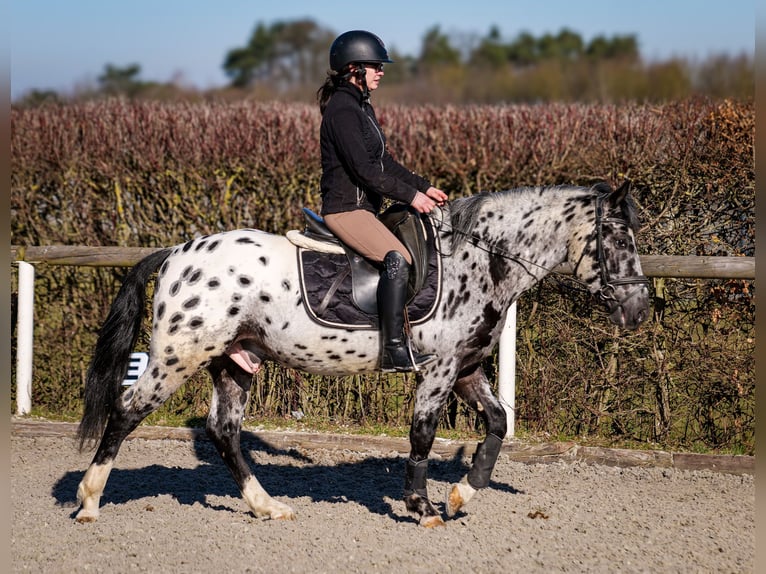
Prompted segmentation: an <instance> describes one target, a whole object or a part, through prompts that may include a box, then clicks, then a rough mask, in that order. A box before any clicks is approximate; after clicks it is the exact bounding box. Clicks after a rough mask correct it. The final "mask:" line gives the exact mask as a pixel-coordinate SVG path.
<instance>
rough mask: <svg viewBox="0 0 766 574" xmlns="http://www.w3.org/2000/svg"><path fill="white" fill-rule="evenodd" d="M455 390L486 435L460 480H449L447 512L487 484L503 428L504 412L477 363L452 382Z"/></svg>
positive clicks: (460, 505) (497, 452) (504, 428)
mask: <svg viewBox="0 0 766 574" xmlns="http://www.w3.org/2000/svg"><path fill="white" fill-rule="evenodd" d="M454 391H455V394H456V395H457V396H459V397H460V398H461V399H463V400H464V401H465V402H466V403H468V405H469V406H470V407H471V408H473V409H475V410H476V411H477V412H478V413H479V416H480V417H481V419H482V420H483V421H484V427H485V429H486V432H487V436H486V437H485V438H484V442H481V443H479V446H478V447H476V452H475V453H474V455H473V461H472V464H471V470H469V471H468V474H466V475H465V476H464V477H463V478H462V480H461V481H460V482H458V483H456V484H453V485H452V486H451V487H450V489H449V490H448V491H447V504H446V511H447V516H454V515H455V513H456V512H457V511H458V510H460V509H461V508H462V507H463V506H465V505H466V504H467V503H468V501H469V500H471V498H473V495H474V494H476V491H477V490H479V489H481V488H485V487H486V486H487V485H489V478H490V476H491V475H492V470H493V469H494V468H495V463H496V462H497V457H498V455H499V454H500V447H501V446H502V445H503V437H504V436H505V433H506V431H507V424H508V423H507V416H506V414H505V410H504V409H503V407H502V405H501V404H500V402H499V401H498V400H497V398H496V397H495V395H494V394H492V389H491V388H490V386H489V381H488V380H487V376H486V375H485V374H484V369H482V368H481V365H477V366H476V368H474V369H473V370H469V371H467V374H462V373H461V375H459V376H458V380H457V382H456V383H455V388H454Z"/></svg>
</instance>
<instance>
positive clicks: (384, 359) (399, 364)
mask: <svg viewBox="0 0 766 574" xmlns="http://www.w3.org/2000/svg"><path fill="white" fill-rule="evenodd" d="M435 360H436V355H430V354H429V355H426V354H422V353H418V352H415V351H413V350H412V347H410V346H409V345H406V344H402V345H397V346H395V347H389V348H388V349H387V348H386V347H383V353H382V355H381V359H380V370H381V371H382V372H384V373H411V372H413V371H414V372H418V371H420V370H421V369H422V368H423V367H425V366H426V365H428V364H430V363H432V362H433V361H435Z"/></svg>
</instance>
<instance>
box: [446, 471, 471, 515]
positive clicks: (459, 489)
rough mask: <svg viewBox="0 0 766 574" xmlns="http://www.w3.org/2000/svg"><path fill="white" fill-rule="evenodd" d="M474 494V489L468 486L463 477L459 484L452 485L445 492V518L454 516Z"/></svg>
mask: <svg viewBox="0 0 766 574" xmlns="http://www.w3.org/2000/svg"><path fill="white" fill-rule="evenodd" d="M474 494H476V489H475V488H474V487H472V486H471V485H470V484H468V481H467V480H466V479H465V477H464V478H463V480H461V481H460V482H458V483H455V484H453V485H452V487H451V488H450V489H449V490H448V491H447V504H446V512H447V516H449V517H452V516H455V514H457V511H458V510H460V509H461V508H462V507H463V506H465V505H466V504H468V502H469V501H470V500H471V499H472V498H473V495H474Z"/></svg>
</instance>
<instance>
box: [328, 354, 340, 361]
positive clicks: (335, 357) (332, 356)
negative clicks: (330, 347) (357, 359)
mask: <svg viewBox="0 0 766 574" xmlns="http://www.w3.org/2000/svg"><path fill="white" fill-rule="evenodd" d="M327 358H328V359H332V360H333V361H337V360H338V359H340V355H335V354H333V355H330V356H329V357H327Z"/></svg>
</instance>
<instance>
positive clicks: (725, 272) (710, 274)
mask: <svg viewBox="0 0 766 574" xmlns="http://www.w3.org/2000/svg"><path fill="white" fill-rule="evenodd" d="M157 250H158V248H153V247H82V246H70V245H48V246H42V247H40V246H35V247H32V246H30V247H24V246H12V247H11V259H12V260H13V261H26V262H27V263H47V264H49V265H82V266H84V267H130V266H133V265H135V264H136V263H138V262H139V261H140V260H141V259H142V258H144V257H146V256H147V255H149V254H150V253H153V252H155V251H157ZM641 266H642V268H643V271H644V275H646V276H648V277H678V278H692V277H693V278H698V279H755V257H712V256H711V257H707V256H701V257H697V256H686V255H642V256H641ZM554 271H557V272H559V273H567V274H571V272H572V270H571V268H570V267H569V266H561V267H558V268H556V269H554Z"/></svg>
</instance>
